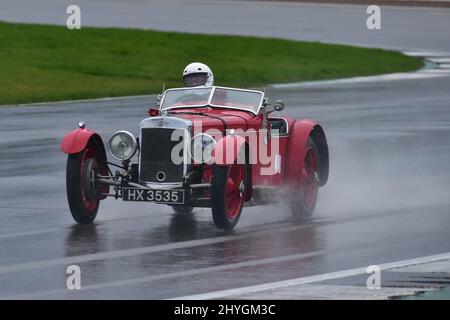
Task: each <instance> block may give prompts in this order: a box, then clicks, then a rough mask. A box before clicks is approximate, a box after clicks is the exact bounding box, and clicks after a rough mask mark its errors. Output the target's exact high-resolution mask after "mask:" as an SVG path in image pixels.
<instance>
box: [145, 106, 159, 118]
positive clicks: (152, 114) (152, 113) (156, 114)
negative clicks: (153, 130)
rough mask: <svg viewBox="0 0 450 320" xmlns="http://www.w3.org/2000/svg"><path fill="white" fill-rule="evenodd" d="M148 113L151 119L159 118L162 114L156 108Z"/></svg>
mask: <svg viewBox="0 0 450 320" xmlns="http://www.w3.org/2000/svg"><path fill="white" fill-rule="evenodd" d="M147 113H148V115H149V116H150V117H157V116H159V114H160V112H159V109H156V108H150V109H148V111H147Z"/></svg>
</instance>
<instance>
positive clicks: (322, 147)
mask: <svg viewBox="0 0 450 320" xmlns="http://www.w3.org/2000/svg"><path fill="white" fill-rule="evenodd" d="M309 137H311V138H312V139H313V140H314V143H315V144H316V147H317V150H318V153H319V177H320V185H321V186H323V185H324V184H325V183H326V181H327V180H328V163H329V161H328V145H327V141H326V138H325V134H324V131H323V129H322V127H321V126H320V125H319V124H318V123H317V122H316V121H313V120H309V119H305V120H300V121H296V122H295V123H294V125H293V128H292V133H291V138H290V141H289V147H288V154H287V164H286V176H287V177H289V182H290V183H293V184H294V185H296V184H297V183H299V182H301V176H302V175H301V174H302V170H303V165H304V163H303V161H302V160H303V159H304V158H305V152H306V144H307V142H308V138H309Z"/></svg>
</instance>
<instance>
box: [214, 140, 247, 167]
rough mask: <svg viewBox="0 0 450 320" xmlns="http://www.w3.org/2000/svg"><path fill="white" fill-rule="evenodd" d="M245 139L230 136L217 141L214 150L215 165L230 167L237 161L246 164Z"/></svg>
mask: <svg viewBox="0 0 450 320" xmlns="http://www.w3.org/2000/svg"><path fill="white" fill-rule="evenodd" d="M244 146H245V139H244V138H242V137H241V136H235V135H229V136H225V137H223V138H222V139H220V140H219V141H217V144H216V147H215V148H214V150H213V153H212V156H213V163H215V164H217V165H229V164H233V163H235V162H236V161H238V163H240V164H241V163H242V164H244V163H245V162H244V161H245V157H244V156H245V149H244Z"/></svg>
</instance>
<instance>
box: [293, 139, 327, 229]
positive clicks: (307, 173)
mask: <svg viewBox="0 0 450 320" xmlns="http://www.w3.org/2000/svg"><path fill="white" fill-rule="evenodd" d="M319 184H320V181H319V153H318V152H317V147H316V145H315V144H314V141H313V139H311V137H309V138H308V143H307V145H306V152H305V157H304V159H303V169H302V175H301V184H300V190H298V193H297V194H296V195H295V196H294V199H293V201H292V202H291V211H292V214H293V215H294V217H295V218H297V219H299V220H301V219H303V218H307V217H310V216H311V215H312V214H313V212H314V208H315V206H316V202H317V195H318V193H319Z"/></svg>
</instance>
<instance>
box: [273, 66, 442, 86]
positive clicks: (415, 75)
mask: <svg viewBox="0 0 450 320" xmlns="http://www.w3.org/2000/svg"><path fill="white" fill-rule="evenodd" d="M435 70H436V69H429V70H420V71H416V72H399V73H389V74H383V75H379V76H367V77H354V78H344V79H336V80H323V81H304V82H294V83H286V84H273V85H270V86H269V87H271V88H274V89H298V88H310V87H319V86H326V85H336V84H358V83H371V82H384V81H397V80H415V79H429V78H436V77H443V76H445V74H442V73H437V72H436V73H434V72H423V71H435Z"/></svg>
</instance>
